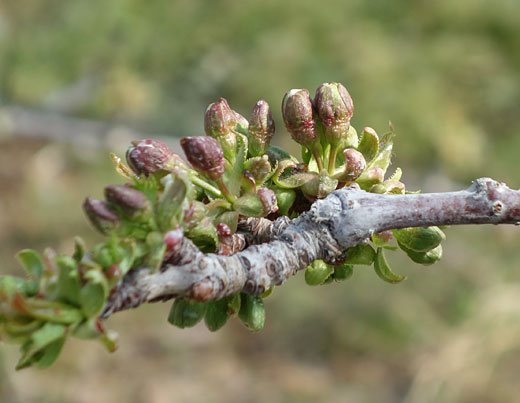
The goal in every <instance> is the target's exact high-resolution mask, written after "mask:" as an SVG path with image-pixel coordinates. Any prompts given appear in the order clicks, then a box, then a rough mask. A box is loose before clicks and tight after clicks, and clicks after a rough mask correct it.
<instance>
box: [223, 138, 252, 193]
mask: <svg viewBox="0 0 520 403" xmlns="http://www.w3.org/2000/svg"><path fill="white" fill-rule="evenodd" d="M236 138H237V152H236V156H235V162H234V163H233V165H231V166H230V167H229V169H227V165H226V172H225V173H224V176H223V178H222V179H223V181H224V184H225V185H226V187H227V188H228V190H229V191H230V192H231V194H233V195H235V196H238V195H239V194H240V185H241V183H242V174H243V172H244V163H245V161H246V158H247V137H246V136H244V135H243V134H240V133H237V134H236Z"/></svg>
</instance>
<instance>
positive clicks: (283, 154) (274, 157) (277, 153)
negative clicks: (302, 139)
mask: <svg viewBox="0 0 520 403" xmlns="http://www.w3.org/2000/svg"><path fill="white" fill-rule="evenodd" d="M267 156H268V157H269V162H270V163H271V166H273V167H274V166H275V165H276V164H277V163H278V162H280V161H283V160H293V161H294V162H296V163H298V159H296V157H293V156H292V155H291V154H289V153H288V152H287V151H285V150H284V149H283V148H281V147H277V146H269V148H268V149H267Z"/></svg>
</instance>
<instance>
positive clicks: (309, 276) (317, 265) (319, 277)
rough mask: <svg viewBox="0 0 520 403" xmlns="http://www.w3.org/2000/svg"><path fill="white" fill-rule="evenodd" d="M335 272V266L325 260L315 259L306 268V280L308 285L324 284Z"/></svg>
mask: <svg viewBox="0 0 520 403" xmlns="http://www.w3.org/2000/svg"><path fill="white" fill-rule="evenodd" d="M333 272H334V268H333V267H332V266H330V265H328V264H327V263H325V262H324V261H323V260H315V261H314V262H313V263H312V264H311V265H310V266H308V267H307V268H306V269H305V282H306V283H307V284H308V285H320V284H323V283H324V282H325V281H326V280H327V279H328V278H329V276H330V275H331V274H332V273H333Z"/></svg>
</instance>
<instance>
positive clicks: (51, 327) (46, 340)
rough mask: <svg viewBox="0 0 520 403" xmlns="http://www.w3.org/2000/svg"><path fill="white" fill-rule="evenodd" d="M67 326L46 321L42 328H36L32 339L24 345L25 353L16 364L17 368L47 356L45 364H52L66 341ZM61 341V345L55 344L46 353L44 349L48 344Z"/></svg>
mask: <svg viewBox="0 0 520 403" xmlns="http://www.w3.org/2000/svg"><path fill="white" fill-rule="evenodd" d="M65 330H66V327H65V326H63V325H58V324H55V323H46V324H45V325H43V326H42V327H41V328H40V329H38V330H36V331H35V332H34V333H33V334H32V336H31V341H30V342H29V343H27V344H26V345H24V346H23V347H22V350H23V354H22V357H21V358H20V361H18V364H17V365H16V369H17V370H19V369H23V368H26V367H28V366H31V365H33V364H34V363H36V362H38V361H39V360H40V359H43V358H45V360H44V362H43V365H45V364H47V366H48V365H50V364H52V362H54V360H55V359H56V358H57V356H58V354H59V352H60V350H61V346H62V345H63V342H64V341H65V337H64V336H65ZM58 341H60V342H61V345H59V343H58V345H55V346H53V347H51V349H50V350H49V351H48V352H47V354H45V352H44V351H43V350H44V349H45V348H46V347H47V346H50V345H51V344H52V343H53V342H58Z"/></svg>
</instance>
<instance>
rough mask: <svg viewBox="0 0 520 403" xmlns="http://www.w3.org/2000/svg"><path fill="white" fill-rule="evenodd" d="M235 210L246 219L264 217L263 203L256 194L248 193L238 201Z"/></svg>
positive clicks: (234, 205)
mask: <svg viewBox="0 0 520 403" xmlns="http://www.w3.org/2000/svg"><path fill="white" fill-rule="evenodd" d="M233 208H234V209H235V211H237V212H238V213H239V214H242V215H244V216H246V217H262V216H263V215H264V207H263V205H262V201H261V200H260V197H258V195H257V194H256V193H255V194H253V193H248V194H245V195H244V196H242V197H240V198H238V199H236V200H235V202H234V203H233Z"/></svg>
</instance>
